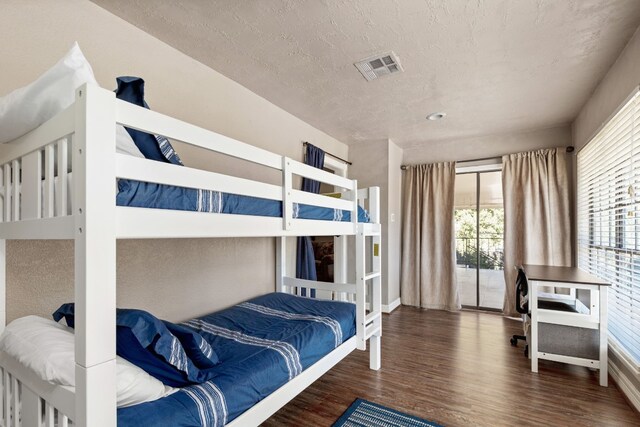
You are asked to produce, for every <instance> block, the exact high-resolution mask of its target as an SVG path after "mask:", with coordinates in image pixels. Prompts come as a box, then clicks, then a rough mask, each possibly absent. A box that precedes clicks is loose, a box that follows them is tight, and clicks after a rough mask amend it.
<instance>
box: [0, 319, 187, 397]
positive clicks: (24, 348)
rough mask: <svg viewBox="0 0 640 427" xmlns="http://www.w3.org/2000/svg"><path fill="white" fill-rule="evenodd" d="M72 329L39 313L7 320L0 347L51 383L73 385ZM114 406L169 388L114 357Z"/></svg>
mask: <svg viewBox="0 0 640 427" xmlns="http://www.w3.org/2000/svg"><path fill="white" fill-rule="evenodd" d="M74 348H75V342H74V335H73V329H71V328H69V327H67V326H64V325H61V324H60V323H56V322H54V321H53V320H49V319H45V318H42V317H39V316H26V317H22V318H20V319H16V320H14V321H13V322H11V323H9V324H8V325H7V327H6V328H5V330H4V332H3V333H2V335H0V350H2V351H4V352H6V353H7V354H9V355H10V356H12V357H14V358H15V359H17V360H18V361H19V362H21V363H22V364H23V365H25V366H27V367H28V368H30V369H32V370H33V371H34V372H35V373H36V374H37V375H38V376H39V377H40V378H42V379H43V380H45V381H49V382H52V383H54V384H58V385H62V386H68V387H70V388H73V387H75V383H76V381H75V356H74ZM116 372H117V376H116V389H117V394H118V396H117V399H118V407H124V406H131V405H136V404H138V403H143V402H150V401H152V400H156V399H159V398H161V397H164V396H166V395H168V394H170V393H172V392H173V391H175V390H174V389H172V388H171V387H167V386H165V385H164V384H162V382H160V381H159V380H157V379H156V378H153V377H152V376H151V375H149V374H147V373H146V372H145V371H144V370H142V369H140V368H139V367H137V366H135V365H133V364H132V363H130V362H129V361H127V360H125V359H123V358H121V357H119V356H117V357H116Z"/></svg>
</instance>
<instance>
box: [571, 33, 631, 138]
mask: <svg viewBox="0 0 640 427" xmlns="http://www.w3.org/2000/svg"><path fill="white" fill-rule="evenodd" d="M639 83H640V29H639V30H637V31H636V32H635V34H634V35H633V37H632V38H631V40H629V42H628V43H627V46H626V47H625V48H624V50H623V51H622V53H621V54H620V56H619V57H618V59H616V62H615V63H614V64H613V65H612V66H611V68H610V69H609V71H608V72H607V74H606V75H605V76H604V78H603V79H602V81H600V83H599V84H598V86H597V87H596V88H595V90H594V91H593V93H592V94H591V97H590V98H589V100H588V101H587V102H586V103H585V105H584V106H583V107H582V110H580V113H579V114H578V117H576V119H575V121H574V122H573V143H574V145H575V146H576V148H577V149H578V150H579V149H580V148H582V147H584V145H585V144H586V143H587V142H588V141H589V139H590V138H591V137H593V136H594V134H595V132H596V131H597V130H598V128H600V126H601V125H602V124H603V123H604V122H606V121H607V119H608V118H609V117H610V116H611V115H612V114H613V113H614V112H615V111H616V110H617V108H618V107H619V106H620V105H621V104H622V102H624V101H625V100H626V99H627V97H628V96H629V95H630V94H631V91H633V90H634V89H635V88H637V87H638V84H639Z"/></svg>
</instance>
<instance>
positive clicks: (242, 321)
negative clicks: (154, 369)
mask: <svg viewBox="0 0 640 427" xmlns="http://www.w3.org/2000/svg"><path fill="white" fill-rule="evenodd" d="M184 325H186V326H188V327H189V328H192V329H193V330H195V331H197V332H199V333H200V334H201V335H202V336H203V337H204V338H205V339H206V340H207V342H209V343H210V344H211V346H212V347H213V349H214V350H215V352H216V353H217V354H218V356H219V358H220V363H219V364H218V365H217V366H216V367H214V368H213V369H216V370H217V372H216V373H215V376H214V378H213V379H212V380H210V381H208V382H206V383H203V384H198V385H193V386H188V387H184V388H182V389H181V390H180V391H178V392H176V393H174V394H172V395H170V396H167V397H164V398H162V399H159V400H156V401H154V402H148V403H143V404H140V405H136V406H131V407H128V408H121V409H119V410H118V425H119V426H131V427H145V426H176V427H187V426H194V427H195V426H212V427H215V426H222V425H224V424H226V423H228V422H230V421H232V420H233V419H234V418H236V417H238V416H239V415H240V414H242V413H243V412H244V411H246V410H247V409H249V408H251V407H252V406H253V405H255V404H256V403H257V402H259V401H260V400H262V399H263V398H265V397H267V396H268V395H269V394H271V393H272V392H274V391H275V390H277V389H278V388H279V387H281V386H282V385H283V384H285V383H286V382H288V381H290V380H291V379H293V378H295V377H296V376H297V375H299V374H300V373H301V372H303V371H304V370H305V369H306V368H308V367H309V366H311V365H312V364H314V363H315V362H317V361H318V360H320V359H321V358H322V357H323V356H325V355H326V354H328V353H329V352H331V351H332V350H333V349H334V348H336V347H338V346H339V345H340V344H342V343H343V342H344V341H346V340H347V339H349V338H351V337H352V336H353V335H354V334H355V306H354V305H353V304H351V303H346V302H337V301H322V300H316V299H310V298H304V297H297V296H293V295H288V294H283V293H272V294H268V295H264V296H261V297H258V298H255V299H253V300H250V301H248V302H245V303H242V304H239V305H236V306H234V307H232V308H229V309H227V310H223V311H220V312H217V313H214V314H210V315H207V316H203V317H201V318H198V319H193V320H189V321H187V322H185V323H184Z"/></svg>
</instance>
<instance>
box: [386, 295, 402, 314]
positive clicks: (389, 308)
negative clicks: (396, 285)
mask: <svg viewBox="0 0 640 427" xmlns="http://www.w3.org/2000/svg"><path fill="white" fill-rule="evenodd" d="M398 307H400V298H398V299H396V300H395V301H391V304H388V305H387V304H382V312H383V313H391V312H392V311H393V310H395V309H396V308H398Z"/></svg>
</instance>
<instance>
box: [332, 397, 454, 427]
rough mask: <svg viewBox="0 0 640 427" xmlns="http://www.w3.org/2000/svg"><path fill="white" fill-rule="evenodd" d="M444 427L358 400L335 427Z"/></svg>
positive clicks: (339, 419)
mask: <svg viewBox="0 0 640 427" xmlns="http://www.w3.org/2000/svg"><path fill="white" fill-rule="evenodd" d="M342 426H344V427H381V426H384V427H442V426H441V425H440V424H436V423H432V422H431V421H427V420H423V419H421V418H418V417H414V416H413V415H408V414H404V413H402V412H398V411H396V410H394V409H390V408H386V407H384V406H381V405H377V404H375V403H372V402H369V401H368V400H364V399H356V400H355V402H353V403H352V404H351V406H349V408H348V409H347V410H346V411H345V412H344V414H342V416H341V417H340V418H338V421H336V422H335V423H334V424H333V427H342Z"/></svg>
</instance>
